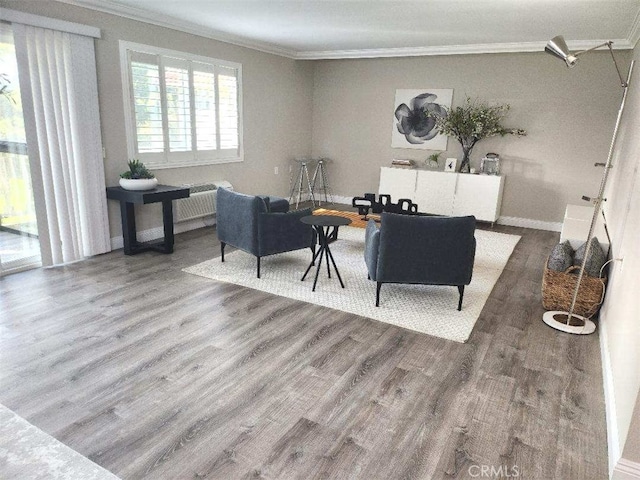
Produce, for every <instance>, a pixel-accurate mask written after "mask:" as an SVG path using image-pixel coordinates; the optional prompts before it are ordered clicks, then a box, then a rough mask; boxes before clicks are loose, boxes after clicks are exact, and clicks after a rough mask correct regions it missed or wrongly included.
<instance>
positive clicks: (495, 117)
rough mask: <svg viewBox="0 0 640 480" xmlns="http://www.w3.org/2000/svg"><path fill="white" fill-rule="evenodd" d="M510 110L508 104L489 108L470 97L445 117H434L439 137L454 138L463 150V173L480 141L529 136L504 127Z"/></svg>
mask: <svg viewBox="0 0 640 480" xmlns="http://www.w3.org/2000/svg"><path fill="white" fill-rule="evenodd" d="M510 108H511V107H510V106H509V105H508V104H503V105H489V104H488V103H486V102H483V101H480V100H477V99H476V100H472V99H471V98H469V97H467V98H466V100H465V102H464V104H463V105H461V106H459V107H455V108H449V109H446V110H447V113H446V115H433V114H430V115H431V116H433V118H434V119H435V121H436V129H437V130H438V132H439V133H441V134H443V135H447V136H449V137H455V138H456V139H457V140H458V142H460V145H461V146H462V152H463V154H464V157H463V159H462V164H461V166H460V171H461V172H463V171H468V167H469V155H470V153H471V150H472V149H473V147H474V146H475V144H476V143H478V142H479V141H480V140H482V139H484V138H488V137H495V136H497V135H500V136H505V135H516V136H518V137H522V136H525V135H526V134H527V132H526V131H525V130H522V129H520V128H507V127H505V126H503V125H502V122H503V120H504V117H505V116H506V115H507V113H508V111H509V109H510Z"/></svg>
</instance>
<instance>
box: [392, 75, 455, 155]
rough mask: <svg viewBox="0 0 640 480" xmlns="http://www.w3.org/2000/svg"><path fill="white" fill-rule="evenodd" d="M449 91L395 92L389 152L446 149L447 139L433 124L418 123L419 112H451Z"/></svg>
mask: <svg viewBox="0 0 640 480" xmlns="http://www.w3.org/2000/svg"><path fill="white" fill-rule="evenodd" d="M452 101H453V89H450V88H421V89H419V90H418V89H399V90H396V97H395V103H394V108H393V127H392V128H393V129H392V131H391V148H411V149H419V150H441V151H444V150H446V149H447V141H448V137H447V136H446V135H441V134H439V133H438V132H437V130H436V129H435V121H429V122H418V121H416V119H417V118H420V115H416V114H420V113H421V112H426V111H431V112H441V113H444V111H445V109H450V108H451V102H452Z"/></svg>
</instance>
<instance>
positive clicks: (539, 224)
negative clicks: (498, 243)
mask: <svg viewBox="0 0 640 480" xmlns="http://www.w3.org/2000/svg"><path fill="white" fill-rule="evenodd" d="M352 200H353V197H343V196H340V195H333V201H334V203H340V204H343V205H351V201H352ZM497 223H499V224H500V225H508V226H511V227H523V228H532V229H534V230H548V231H550V232H560V231H562V222H544V221H542V220H534V219H532V218H520V217H500V218H498V222H497Z"/></svg>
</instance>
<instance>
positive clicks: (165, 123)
mask: <svg viewBox="0 0 640 480" xmlns="http://www.w3.org/2000/svg"><path fill="white" fill-rule="evenodd" d="M120 44H121V47H120V50H121V58H122V67H123V82H124V90H125V99H124V100H125V112H126V114H127V118H126V119H125V124H126V128H127V139H128V150H129V156H130V157H131V158H138V159H139V160H141V161H143V162H144V163H145V164H146V165H147V166H149V167H152V168H163V167H165V168H168V167H177V166H188V165H206V164H212V163H223V162H237V161H242V159H243V158H242V108H241V106H242V89H241V72H242V66H241V65H240V64H237V63H232V62H227V61H224V60H216V59H212V58H204V57H200V56H196V55H191V54H186V53H180V52H174V51H170V50H166V49H160V48H156V47H150V46H146V45H139V44H133V43H130V42H120Z"/></svg>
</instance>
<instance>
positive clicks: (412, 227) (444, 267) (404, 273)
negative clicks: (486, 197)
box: [364, 213, 476, 310]
mask: <svg viewBox="0 0 640 480" xmlns="http://www.w3.org/2000/svg"><path fill="white" fill-rule="evenodd" d="M475 229H476V219H475V217H473V216H469V217H438V216H407V215H398V214H394V213H383V214H382V216H381V219H380V229H378V227H377V226H376V224H375V223H374V222H373V220H369V222H368V223H367V231H366V238H365V251H364V259H365V263H366V264H367V270H368V273H369V279H370V280H374V281H375V282H377V286H376V307H377V306H379V305H380V288H381V287H382V284H383V283H413V284H423V285H449V286H455V287H458V292H459V294H460V296H459V300H458V310H461V309H462V297H463V295H464V287H465V285H469V283H471V275H472V273H473V261H474V258H475V253H476V239H475V237H474V232H475Z"/></svg>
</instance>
